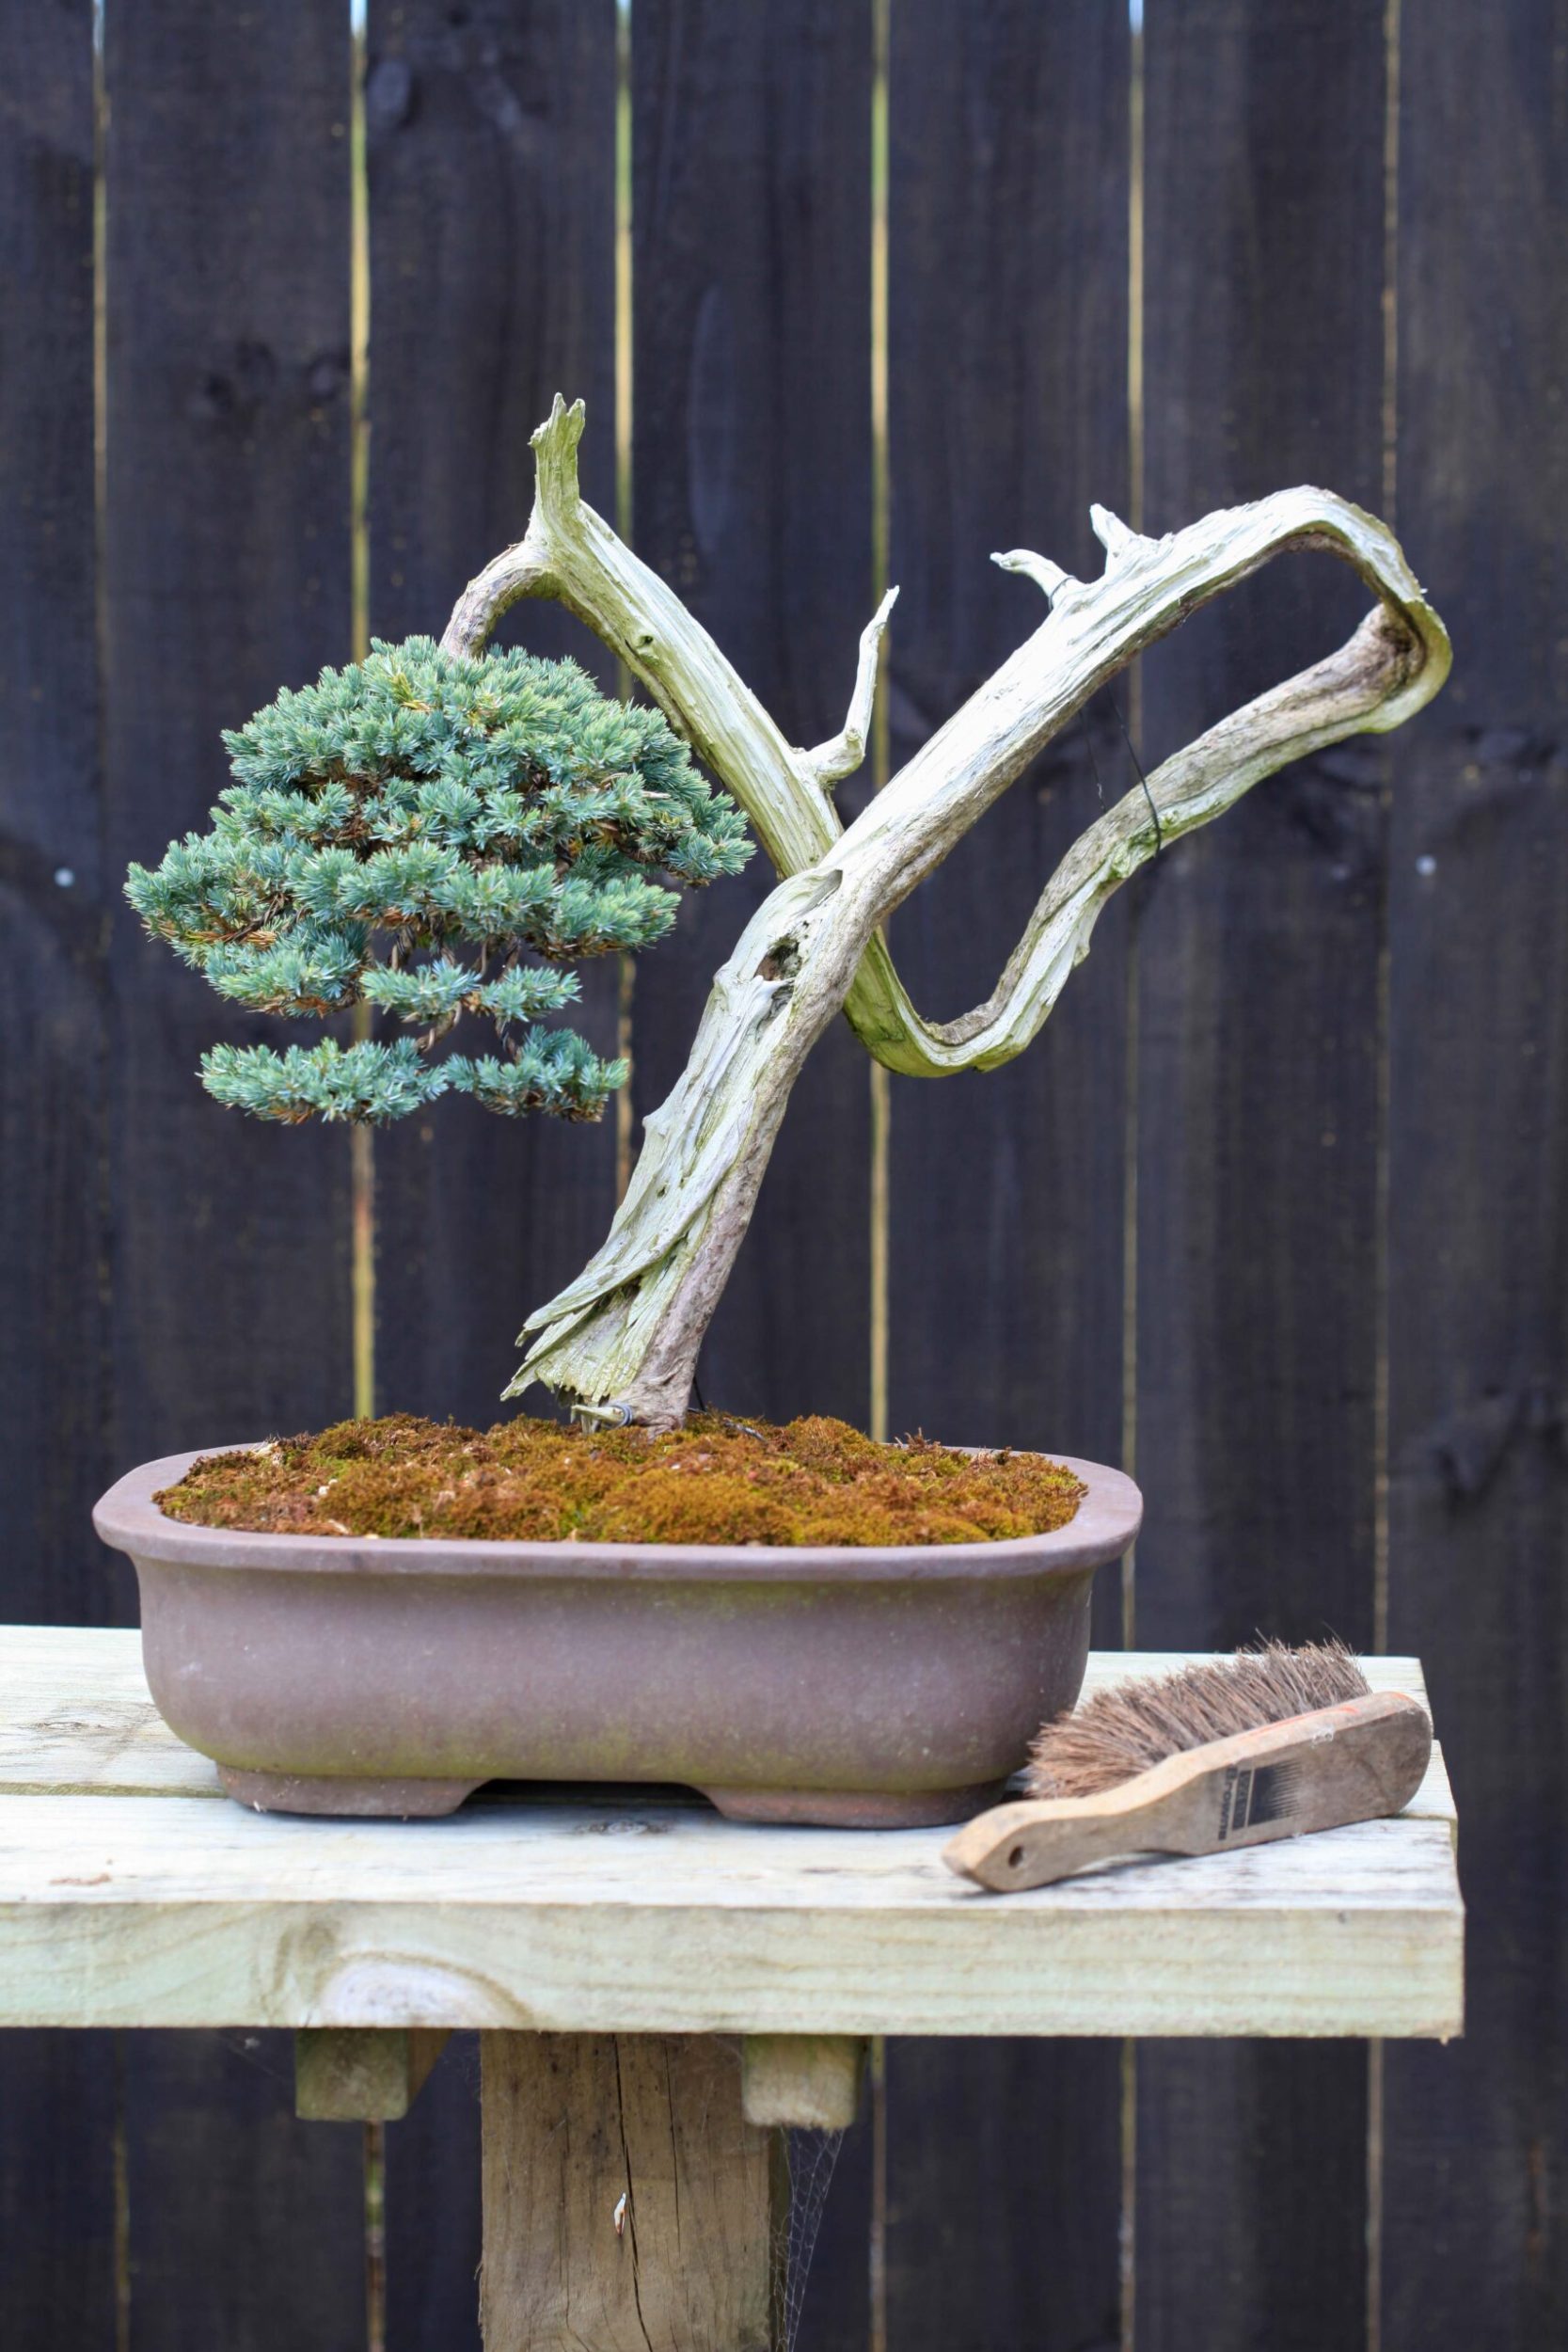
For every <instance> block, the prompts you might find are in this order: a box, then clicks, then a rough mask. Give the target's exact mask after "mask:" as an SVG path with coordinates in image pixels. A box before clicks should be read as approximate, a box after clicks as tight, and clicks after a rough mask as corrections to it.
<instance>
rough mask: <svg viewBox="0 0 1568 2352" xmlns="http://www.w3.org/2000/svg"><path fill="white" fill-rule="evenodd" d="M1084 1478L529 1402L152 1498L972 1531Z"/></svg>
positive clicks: (385, 1526)
mask: <svg viewBox="0 0 1568 2352" xmlns="http://www.w3.org/2000/svg"><path fill="white" fill-rule="evenodd" d="M1083 1492H1084V1488H1083V1486H1082V1485H1081V1484H1080V1482H1079V1481H1078V1480H1077V1479H1076V1478H1075V1477H1074V1476H1073V1474H1072V1472H1071V1471H1070V1470H1064V1469H1063V1467H1062V1466H1061V1464H1060V1463H1059V1462H1050V1461H1047V1460H1046V1459H1045V1458H1044V1457H1043V1456H1042V1455H1040V1454H1008V1453H1001V1454H979V1455H974V1456H972V1455H969V1454H957V1453H954V1452H951V1451H950V1450H949V1449H948V1448H946V1447H943V1446H940V1445H935V1444H932V1443H930V1442H929V1441H928V1440H927V1439H926V1438H922V1437H918V1436H917V1437H913V1438H906V1439H905V1440H904V1442H903V1443H902V1444H901V1445H895V1446H892V1445H879V1444H877V1443H875V1442H874V1441H873V1440H872V1439H871V1438H866V1437H863V1436H862V1435H861V1433H860V1431H859V1430H857V1429H851V1428H849V1427H848V1425H847V1423H846V1422H839V1421H828V1420H825V1419H822V1418H821V1417H819V1416H816V1417H813V1418H811V1419H808V1420H803V1421H794V1422H789V1423H788V1424H787V1426H785V1427H784V1428H775V1427H773V1426H772V1425H771V1424H770V1423H768V1422H737V1421H732V1420H731V1419H729V1418H728V1417H727V1416H726V1415H724V1414H722V1413H702V1414H697V1415H694V1416H693V1418H692V1419H691V1420H690V1421H689V1422H688V1423H687V1425H686V1427H685V1428H684V1429H681V1430H678V1431H676V1432H674V1433H673V1435H670V1436H665V1437H658V1438H650V1437H648V1436H647V1435H646V1434H645V1433H644V1432H642V1431H640V1430H636V1429H616V1430H606V1431H594V1432H592V1433H585V1432H584V1431H582V1430H580V1429H575V1428H563V1427H562V1425H561V1424H560V1423H559V1422H549V1421H533V1420H531V1419H529V1418H528V1417H527V1416H525V1415H519V1416H518V1418H517V1419H516V1420H515V1421H503V1422H497V1424H496V1426H495V1427H494V1428H493V1429H488V1430H484V1431H483V1432H481V1431H479V1430H475V1429H462V1428H459V1427H457V1426H456V1425H455V1424H454V1423H452V1422H431V1421H420V1420H419V1419H417V1418H416V1417H415V1416H414V1415H413V1414H411V1413H391V1414H388V1416H387V1417H386V1418H385V1419H384V1420H381V1421H349V1422H338V1423H337V1424H336V1425H335V1426H334V1427H333V1428H331V1429H324V1430H322V1431H321V1432H320V1433H319V1434H318V1435H315V1436H308V1437H299V1438H275V1439H274V1440H273V1442H272V1443H271V1444H270V1445H268V1446H265V1447H263V1448H262V1449H261V1451H260V1452H256V1453H245V1454H207V1455H204V1456H203V1458H202V1459H201V1460H200V1461H199V1462H198V1463H197V1464H196V1465H195V1467H194V1468H193V1469H192V1470H188V1471H187V1472H186V1474H185V1476H184V1477H183V1478H182V1480H181V1481H180V1484H179V1485H178V1486H166V1487H165V1488H164V1489H163V1490H162V1492H161V1493H160V1494H159V1495H158V1496H157V1498H156V1499H157V1501H158V1502H159V1504H160V1505H161V1506H162V1508H163V1509H164V1510H165V1511H166V1513H167V1514H168V1516H169V1518H176V1519H185V1520H188V1521H191V1522H192V1523H194V1524H195V1525H197V1526H201V1527H244V1528H253V1529H259V1530H264V1531H273V1532H279V1533H282V1534H296V1535H439V1536H443V1537H451V1536H457V1537H470V1538H478V1537H489V1538H497V1537H507V1536H512V1537H524V1538H527V1539H530V1540H532V1541H534V1542H545V1543H551V1542H559V1541H562V1540H565V1539H568V1538H572V1537H576V1538H578V1540H581V1541H585V1542H591V1543H664V1544H854V1545H867V1544H966V1543H980V1542H985V1541H990V1540H994V1539H995V1538H997V1537H1003V1536H1014V1535H1029V1534H1042V1533H1044V1532H1045V1531H1046V1530H1047V1529H1049V1528H1053V1527H1062V1526H1065V1525H1066V1523H1067V1521H1068V1520H1069V1519H1070V1518H1071V1517H1072V1515H1073V1513H1074V1512H1075V1511H1076V1510H1077V1508H1078V1504H1079V1502H1080V1500H1081V1498H1082V1496H1083Z"/></svg>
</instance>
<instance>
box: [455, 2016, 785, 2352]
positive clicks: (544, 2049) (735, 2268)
mask: <svg viewBox="0 0 1568 2352" xmlns="http://www.w3.org/2000/svg"><path fill="white" fill-rule="evenodd" d="M481 2046H482V2063H483V2116H484V2267H483V2277H482V2285H481V2301H482V2308H483V2331H484V2344H485V2352H578V2347H579V2346H588V2345H592V2346H593V2347H594V2352H648V2348H649V2347H650V2346H651V2345H653V2344H670V2345H672V2346H673V2345H677V2344H678V2345H680V2346H681V2347H682V2352H773V2348H774V2347H775V2346H779V2347H782V2346H783V2344H784V2333H783V2326H782V2321H783V2312H782V2296H783V2287H784V2273H783V2267H782V2264H783V2256H784V2240H783V2233H784V2228H785V2224H786V2220H787V2212H788V2206H787V2196H788V2185H787V2180H788V2176H787V2172H786V2170H785V2169H784V2141H783V2135H782V2134H780V2133H778V2132H768V2131H762V2130H759V2129H758V2128H757V2127H756V2126H755V2125H753V2124H752V2123H749V2122H747V2121H746V2119H745V2118H744V2116H743V2115H742V2113H741V2108H740V2054H739V2052H738V2050H736V2048H735V2047H734V2045H733V2044H731V2043H725V2042H719V2041H715V2040H710V2039H708V2038H706V2037H699V2038H697V2039H694V2040H674V2039H666V2038H664V2037H660V2036H655V2035H648V2034H630V2035H612V2034H571V2035H562V2034H538V2033H509V2034H486V2036H485V2037H484V2041H483V2044H482V2045H481Z"/></svg>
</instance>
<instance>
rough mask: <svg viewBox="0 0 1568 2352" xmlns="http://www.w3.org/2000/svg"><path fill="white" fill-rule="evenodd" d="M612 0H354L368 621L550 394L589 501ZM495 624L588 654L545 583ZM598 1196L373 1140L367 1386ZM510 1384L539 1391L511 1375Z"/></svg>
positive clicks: (594, 479)
mask: <svg viewBox="0 0 1568 2352" xmlns="http://www.w3.org/2000/svg"><path fill="white" fill-rule="evenodd" d="M615 29H616V27H615V8H614V0H588V4H587V5H584V4H583V0H523V4H522V5H518V0H478V4H477V5H475V6H472V7H469V8H464V9H462V10H453V9H452V8H449V7H448V6H447V5H445V0H371V4H370V7H369V9H368V14H367V22H366V44H367V55H366V85H365V115H366V157H367V170H368V182H369V189H368V193H369V230H370V272H371V329H370V353H369V379H370V404H371V413H372V432H371V444H370V485H369V534H370V627H371V629H372V632H373V633H374V634H375V635H376V636H378V637H386V638H390V639H397V638H400V637H404V636H407V635H410V634H415V633H426V632H428V633H430V634H433V635H436V636H439V635H440V632H441V630H442V628H444V627H445V625H446V619H447V615H448V613H449V612H450V611H451V606H452V603H453V601H454V600H455V598H456V596H457V595H458V593H459V591H460V590H461V589H462V587H463V585H464V583H465V582H466V581H467V580H468V579H469V578H471V576H472V575H473V574H474V573H475V572H476V571H478V570H479V569H480V568H481V566H482V565H483V564H485V563H487V562H488V561H489V559H490V557H491V556H492V555H494V554H496V553H497V552H498V551H499V548H502V547H503V546H505V545H506V544H507V542H508V541H509V540H511V539H513V538H515V537H516V536H518V535H519V534H520V533H521V532H522V530H523V528H524V526H525V524H526V522H527V519H528V515H529V510H530V507H531V503H532V498H533V453H532V451H531V448H530V446H529V437H530V435H531V432H532V430H533V428H534V426H535V425H536V424H538V423H539V422H540V421H542V420H543V419H544V418H545V417H546V416H547V415H548V414H549V409H550V403H551V401H552V399H553V398H554V396H555V394H556V392H558V391H561V392H563V393H564V394H565V395H566V397H567V398H568V399H569V400H570V399H576V398H578V397H580V398H582V399H583V400H585V401H586V402H587V405H588V415H589V430H588V434H587V437H586V438H585V440H584V442H583V445H582V450H581V469H582V480H583V487H584V490H585V493H586V495H587V496H588V498H589V499H590V500H591V501H593V502H594V505H595V506H597V507H598V508H599V510H600V511H601V513H604V514H607V515H613V513H614V511H615V510H614V501H615V425H614V399H615V383H614V370H615V319H614V281H615V257H614V233H615V230H614V172H615ZM499 642H501V643H508V644H527V645H528V646H529V647H530V648H531V650H532V651H533V652H535V653H541V654H546V655H548V656H550V657H552V658H559V657H561V656H562V655H566V654H569V655H571V656H572V657H573V659H575V660H578V661H580V662H582V663H583V665H584V666H585V667H586V668H588V669H590V670H592V671H594V674H595V675H597V677H598V679H599V683H600V684H601V686H603V687H605V688H607V689H609V690H610V691H613V688H614V684H615V676H614V665H613V664H612V663H611V662H610V660H609V659H608V657H606V656H605V655H604V654H603V653H602V651H601V649H600V648H599V646H598V644H597V643H596V641H595V640H594V638H592V637H591V636H590V635H589V634H588V632H587V630H586V629H583V628H580V627H578V625H577V624H575V623H573V622H571V621H570V620H569V619H568V618H567V617H566V616H565V615H564V614H563V613H562V612H559V611H558V610H557V608H555V607H553V606H550V605H546V604H535V603H529V604H527V605H525V606H523V607H520V608H519V609H518V610H517V612H515V613H514V614H512V615H510V616H509V617H508V620H507V622H506V623H504V624H503V626H502V628H501V630H500V631H499ZM580 977H581V978H582V982H583V998H582V1003H581V1006H580V1008H579V1009H578V1015H577V1016H576V1017H575V1020H574V1025H576V1026H578V1027H579V1028H580V1029H581V1031H582V1032H583V1034H584V1035H586V1036H587V1037H589V1038H590V1039H591V1041H592V1042H593V1043H594V1047H595V1049H596V1050H597V1051H598V1052H600V1053H602V1054H606V1055H610V1054H613V1052H614V1051H615V1038H616V996H617V978H618V975H617V970H616V961H615V960H614V959H610V960H609V961H607V962H605V963H601V964H599V965H597V966H594V965H589V966H587V967H585V968H584V970H583V972H582V974H581V976H580ZM614 1201H615V1122H614V1115H613V1112H611V1113H610V1116H608V1117H607V1118H606V1120H604V1121H603V1122H602V1123H601V1124H600V1125H599V1126H598V1127H596V1128H584V1127H574V1126H566V1125H563V1124H562V1123H561V1122H559V1121H557V1120H549V1119H531V1120H505V1119H498V1118H495V1117H493V1116H491V1115H489V1114H487V1113H485V1112H483V1111H482V1110H480V1109H479V1108H478V1107H477V1106H476V1105H475V1104H472V1103H467V1102H461V1103H460V1102H457V1101H455V1100H453V1101H451V1102H449V1103H445V1104H441V1105H440V1106H439V1108H438V1111H437V1112H436V1115H434V1116H430V1117H421V1118H417V1119H410V1120H402V1121H400V1122H398V1123H396V1124H394V1125H393V1126H391V1127H389V1128H387V1129H385V1130H384V1131H383V1132H382V1133H381V1134H380V1135H379V1136H377V1138H376V1144H375V1233H376V1299H375V1308H376V1334H375V1358H376V1402H377V1406H378V1409H380V1410H383V1411H386V1410H394V1409H397V1410H404V1411H414V1412H424V1413H430V1414H433V1415H435V1416H436V1418H437V1419H445V1418H447V1417H448V1416H449V1415H450V1416H452V1417H454V1418H456V1419H457V1420H459V1421H463V1422H470V1423H475V1424H477V1425H478V1426H480V1427H482V1428H484V1427H488V1426H489V1425H490V1423H491V1422H495V1421H496V1420H498V1419H499V1417H500V1415H501V1412H502V1410H503V1407H502V1406H501V1403H500V1391H501V1390H502V1389H503V1388H504V1387H505V1386H506V1383H507V1381H508V1380H509V1379H510V1377H511V1375H512V1373H513V1371H514V1370H515V1366H516V1362H517V1351H516V1349H515V1346H514V1342H515V1337H516V1334H517V1331H518V1330H519V1328H520V1327H521V1325H522V1320H523V1317H524V1315H525V1314H526V1313H527V1312H528V1311H529V1309H530V1308H531V1307H533V1306H536V1305H537V1304H538V1302H539V1301H540V1300H541V1299H543V1298H547V1297H549V1296H551V1295H552V1294H553V1293H554V1292H556V1291H557V1290H559V1289H560V1288H561V1287H562V1284H563V1283H565V1282H566V1281H568V1280H570V1279H571V1277H572V1276H573V1275H574V1274H575V1273H576V1272H577V1270H578V1267H579V1266H580V1265H581V1264H583V1263H584V1262H585V1261H586V1260H587V1258H588V1257H589V1256H590V1254H591V1253H592V1251H593V1250H594V1248H595V1247H596V1245H597V1244H598V1242H599V1240H600V1239H601V1238H602V1235H603V1233H604V1232H605V1230H606V1229H607V1228H608V1226H609V1223H610V1216H611V1215H612V1214H613V1210H614ZM526 1403H527V1409H529V1410H532V1411H539V1410H541V1409H546V1404H545V1397H544V1392H543V1391H534V1392H533V1394H532V1395H531V1397H530V1398H529V1399H528V1400H527V1401H526ZM449 2072H450V2070H443V2078H442V2079H441V2081H440V2082H439V2083H438V2084H437V2085H436V2089H435V2090H433V2091H432V2092H431V2094H430V2095H429V2096H427V2097H426V2098H423V2099H421V2100H420V2104H419V2105H418V2106H416V2107H415V2109H414V2111H413V2113H412V2115H411V2116H410V2117H409V2119H408V2121H407V2122H405V2123H404V2124H402V2125H400V2126H399V2128H398V2130H397V2131H395V2132H393V2133H390V2134H389V2135H388V2139H387V2174H386V2178H387V2225H388V2232H387V2233H388V2346H389V2352H400V2347H401V2346H404V2345H408V2346H413V2345H416V2344H426V2343H431V2342H439V2343H440V2344H442V2345H443V2346H444V2347H450V2352H458V2348H459V2347H460V2346H461V2345H463V2344H473V2343H477V2340H478V2312H477V2305H476V2298H475V2296H474V2293H473V2279H472V2265H471V2263H470V2264H467V2265H465V2264H464V2263H462V2262H454V2261H453V2260H452V2259H451V2245H452V2243H453V2240H454V2239H455V2240H457V2241H458V2242H461V2243H467V2244H468V2245H470V2246H477V2243H478V2236H479V2224H480V2169H479V2129H478V2119H477V2116H476V2114H475V2113H474V2088H473V2085H472V2083H471V2082H467V2083H460V2082H458V2081H457V2080H456V2079H455V2078H454V2079H452V2080H448V2079H447V2074H448V2073H449Z"/></svg>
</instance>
